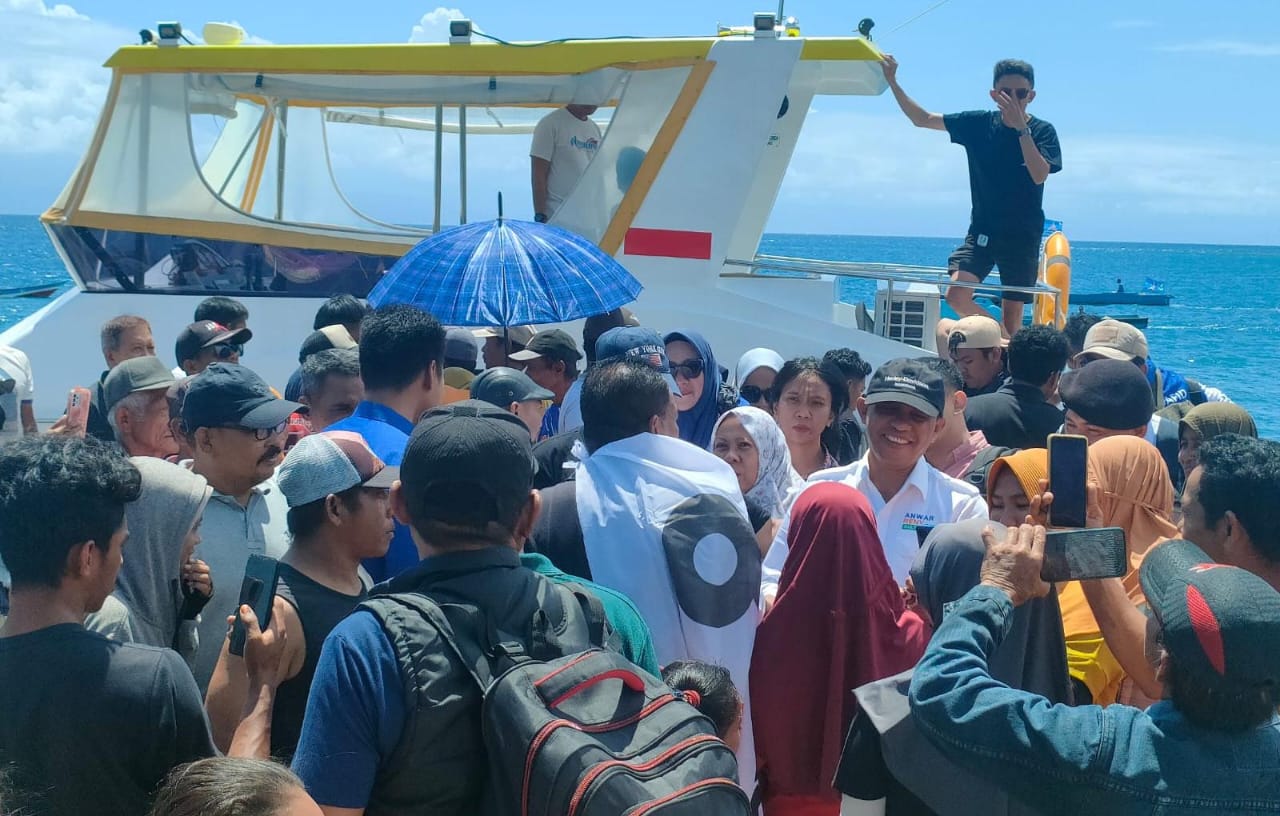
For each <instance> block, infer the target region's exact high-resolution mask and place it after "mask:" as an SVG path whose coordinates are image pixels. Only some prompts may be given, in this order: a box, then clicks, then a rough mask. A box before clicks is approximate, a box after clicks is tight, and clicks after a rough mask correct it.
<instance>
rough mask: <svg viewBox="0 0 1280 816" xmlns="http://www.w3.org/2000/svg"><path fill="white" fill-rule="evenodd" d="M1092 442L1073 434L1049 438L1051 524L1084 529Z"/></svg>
mask: <svg viewBox="0 0 1280 816" xmlns="http://www.w3.org/2000/svg"><path fill="white" fill-rule="evenodd" d="M1088 480H1089V440H1087V439H1085V438H1084V437H1083V436H1076V435H1074V434H1050V435H1049V492H1051V493H1052V494H1053V504H1051V505H1049V524H1050V525H1052V526H1054V527H1083V526H1085V512H1086V509H1087V508H1088V504H1089V498H1088Z"/></svg>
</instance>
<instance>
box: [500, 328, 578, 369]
mask: <svg viewBox="0 0 1280 816" xmlns="http://www.w3.org/2000/svg"><path fill="white" fill-rule="evenodd" d="M535 357H546V358H548V359H551V360H561V361H563V362H566V363H572V362H576V361H578V360H581V359H582V352H580V351H578V344H577V343H575V342H573V338H572V337H570V336H569V333H568V332H566V331H563V330H561V329H549V330H548V331H544V332H538V333H537V334H535V335H534V336H533V339H532V340H530V341H529V342H528V343H527V344H526V345H525V347H524V351H517V352H515V353H514V354H512V355H511V359H512V360H519V361H521V362H526V361H528V360H532V359H534V358H535Z"/></svg>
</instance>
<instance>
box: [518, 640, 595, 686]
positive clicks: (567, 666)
mask: <svg viewBox="0 0 1280 816" xmlns="http://www.w3.org/2000/svg"><path fill="white" fill-rule="evenodd" d="M597 651H598V650H597V649H592V650H590V651H587V652H583V653H582V654H580V655H578V656H577V657H575V658H574V659H573V660H570V661H569V662H568V663H566V664H564V665H563V666H561V667H560V668H558V669H556V670H555V671H553V672H551V674H544V675H543V676H542V677H539V678H538V679H537V680H535V681H533V687H534V688H540V687H541V686H542V684H543V683H545V682H547V681H548V680H550V679H551V678H553V677H555V676H556V675H557V674H560V673H561V672H566V671H568V670H569V669H572V668H573V667H574V666H576V665H578V664H579V663H581V662H582V661H584V660H586V659H587V658H589V657H594V656H595V654H596V652H597Z"/></svg>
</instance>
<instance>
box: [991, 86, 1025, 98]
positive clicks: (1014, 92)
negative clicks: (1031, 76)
mask: <svg viewBox="0 0 1280 816" xmlns="http://www.w3.org/2000/svg"><path fill="white" fill-rule="evenodd" d="M996 90H997V91H999V92H1000V93H1002V94H1004V95H1005V96H1016V97H1018V98H1019V99H1026V98H1027V96H1028V95H1029V94H1030V93H1031V89H1030V88H996Z"/></svg>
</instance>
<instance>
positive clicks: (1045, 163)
mask: <svg viewBox="0 0 1280 816" xmlns="http://www.w3.org/2000/svg"><path fill="white" fill-rule="evenodd" d="M881 64H882V65H883V66H884V77H885V80H886V81H887V82H888V83H889V88H890V90H892V91H893V96H894V98H895V99H896V100H897V101H898V107H900V108H902V112H903V113H905V114H906V115H907V118H908V119H910V120H911V123H912V124H913V125H915V126H916V127H922V128H929V129H931V130H945V131H947V132H948V133H949V134H951V141H952V142H954V143H955V144H958V145H962V146H963V147H964V149H965V152H966V153H967V154H968V159H969V191H970V194H971V196H972V199H973V212H972V214H971V216H970V221H969V230H968V233H967V235H966V236H965V240H964V244H963V245H962V246H960V247H959V248H958V249H956V251H955V252H953V253H952V254H951V258H950V259H949V260H948V263H947V266H948V268H949V270H950V273H951V279H952V280H961V281H981V280H983V279H985V278H986V277H987V275H988V274H990V272H991V268H992V267H993V266H998V267H999V268H1000V280H1001V282H1002V283H1004V284H1005V285H1006V286H1031V285H1033V284H1034V283H1035V281H1036V272H1037V268H1038V265H1039V255H1040V236H1041V233H1042V231H1043V228H1044V210H1043V209H1042V208H1041V203H1042V201H1043V198H1044V182H1045V180H1046V179H1047V178H1048V177H1049V174H1050V173H1056V172H1058V171H1059V170H1061V169H1062V149H1061V148H1060V147H1059V146H1058V133H1057V131H1055V130H1054V129H1053V125H1051V124H1049V123H1048V122H1046V121H1044V120H1043V119H1037V118H1036V117H1034V116H1031V115H1029V114H1028V113H1027V106H1028V105H1030V104H1031V102H1032V101H1033V100H1034V99H1035V98H1036V92H1035V81H1036V80H1035V71H1034V69H1032V67H1031V66H1030V65H1029V64H1028V63H1025V62H1023V61H1021V60H1000V61H999V62H997V63H996V66H995V71H994V79H993V82H992V90H991V99H992V100H993V101H994V102H995V103H996V106H997V108H998V110H995V111H964V112H962V113H949V114H946V115H945V116H944V115H942V114H939V113H930V112H928V111H926V110H925V109H924V108H922V107H920V105H919V104H917V103H916V102H915V101H914V100H913V99H911V97H909V96H907V94H906V91H904V90H902V86H900V85H899V84H898V61H897V60H895V59H894V58H893V55H891V54H885V55H884V59H883V60H882V61H881ZM1002 297H1003V299H1002V302H1001V309H1002V311H1003V318H1004V320H1003V323H1004V330H1005V333H1006V334H1007V335H1010V336H1012V335H1013V334H1014V333H1016V332H1017V331H1018V329H1020V328H1022V312H1023V304H1025V303H1028V302H1030V301H1031V295H1027V294H1021V293H1017V292H1006V293H1004V295H1003V296H1002ZM947 303H948V304H950V306H951V308H953V309H955V310H956V312H957V313H958V314H959V315H960V316H961V317H964V316H965V315H971V314H981V309H980V308H979V307H978V306H977V304H975V303H974V301H973V290H972V289H966V288H961V287H956V286H953V287H951V288H950V289H949V290H948V291H947Z"/></svg>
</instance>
